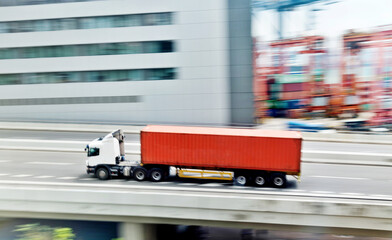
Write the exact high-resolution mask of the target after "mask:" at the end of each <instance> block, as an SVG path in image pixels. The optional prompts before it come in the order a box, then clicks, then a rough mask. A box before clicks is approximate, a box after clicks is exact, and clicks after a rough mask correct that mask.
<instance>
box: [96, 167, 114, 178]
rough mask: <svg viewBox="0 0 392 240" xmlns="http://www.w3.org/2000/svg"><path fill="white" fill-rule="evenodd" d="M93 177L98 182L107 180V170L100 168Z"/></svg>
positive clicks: (108, 175)
mask: <svg viewBox="0 0 392 240" xmlns="http://www.w3.org/2000/svg"><path fill="white" fill-rule="evenodd" d="M95 176H97V178H98V179H99V180H108V179H109V177H110V174H109V170H108V169H107V168H105V167H100V168H98V169H97V171H96V172H95Z"/></svg>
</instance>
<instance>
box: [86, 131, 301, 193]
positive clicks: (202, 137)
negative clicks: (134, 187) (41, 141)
mask: <svg viewBox="0 0 392 240" xmlns="http://www.w3.org/2000/svg"><path fill="white" fill-rule="evenodd" d="M124 138H125V136H124V133H123V131H122V130H116V131H114V132H112V133H110V134H108V135H106V136H105V137H102V138H98V139H95V140H93V141H92V142H91V143H89V144H88V145H87V147H86V149H85V150H86V151H87V160H86V165H87V173H88V174H94V175H95V176H96V177H97V178H98V179H100V180H107V179H109V178H111V177H115V176H116V177H124V178H132V177H133V178H134V179H135V180H137V181H145V180H150V181H153V182H159V181H164V180H165V179H167V178H168V177H169V176H171V175H176V176H177V177H180V178H206V179H220V180H232V181H233V182H234V184H235V185H239V186H244V185H254V186H259V187H262V186H265V185H272V186H273V187H279V188H281V187H285V185H286V182H287V179H286V175H292V176H294V177H296V178H299V176H300V174H301V145H302V136H301V133H300V132H296V131H278V130H261V129H245V128H242V129H241V128H219V127H189V126H159V125H149V126H146V127H145V128H143V129H142V130H141V133H140V152H141V155H140V157H141V158H140V162H136V163H135V162H131V161H128V160H126V159H125V150H124ZM171 172H172V174H171V175H170V173H171ZM173 172H175V174H173Z"/></svg>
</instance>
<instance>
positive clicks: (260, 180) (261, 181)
mask: <svg viewBox="0 0 392 240" xmlns="http://www.w3.org/2000/svg"><path fill="white" fill-rule="evenodd" d="M254 184H255V185H256V186H258V187H263V186H265V185H266V184H267V178H266V175H265V174H257V175H255V176H254Z"/></svg>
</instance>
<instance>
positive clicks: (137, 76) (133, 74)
mask: <svg viewBox="0 0 392 240" xmlns="http://www.w3.org/2000/svg"><path fill="white" fill-rule="evenodd" d="M143 79H144V76H143V70H129V71H128V80H134V81H139V80H143Z"/></svg>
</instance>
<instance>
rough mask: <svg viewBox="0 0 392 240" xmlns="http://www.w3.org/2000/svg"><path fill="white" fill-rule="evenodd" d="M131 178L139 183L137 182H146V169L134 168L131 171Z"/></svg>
mask: <svg viewBox="0 0 392 240" xmlns="http://www.w3.org/2000/svg"><path fill="white" fill-rule="evenodd" d="M133 177H134V178H135V180H136V181H139V182H141V181H144V180H146V178H147V171H146V169H144V168H141V167H139V168H136V169H135V170H134V171H133Z"/></svg>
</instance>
